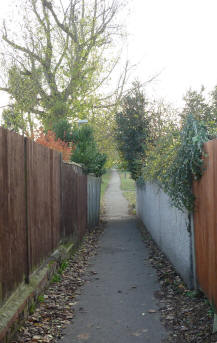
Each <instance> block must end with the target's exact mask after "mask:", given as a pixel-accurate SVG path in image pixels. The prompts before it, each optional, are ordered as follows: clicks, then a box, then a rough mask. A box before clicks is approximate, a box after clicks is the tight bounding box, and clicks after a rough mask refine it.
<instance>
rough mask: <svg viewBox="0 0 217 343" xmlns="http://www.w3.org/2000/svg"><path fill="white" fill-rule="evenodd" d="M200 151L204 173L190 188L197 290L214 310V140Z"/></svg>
mask: <svg viewBox="0 0 217 343" xmlns="http://www.w3.org/2000/svg"><path fill="white" fill-rule="evenodd" d="M204 148H205V151H206V153H207V154H208V157H207V159H206V161H205V164H206V170H205V172H204V175H203V177H202V178H201V180H200V181H199V182H195V183H194V186H193V189H194V194H195V197H196V204H195V213H194V230H195V253H196V271H197V280H198V283H199V286H200V288H201V289H202V290H203V291H204V292H205V293H206V295H207V296H208V298H209V300H210V301H211V302H213V303H214V304H215V306H216V307H217V287H216V285H217V268H216V266H217V140H216V139H215V140H212V141H209V142H207V143H206V144H205V146H204Z"/></svg>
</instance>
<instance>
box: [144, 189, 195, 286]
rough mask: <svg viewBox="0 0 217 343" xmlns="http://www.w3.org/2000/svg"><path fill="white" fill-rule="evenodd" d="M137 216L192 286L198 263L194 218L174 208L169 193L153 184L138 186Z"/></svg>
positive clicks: (186, 281)
mask: <svg viewBox="0 0 217 343" xmlns="http://www.w3.org/2000/svg"><path fill="white" fill-rule="evenodd" d="M137 216H138V217H139V218H140V219H141V220H142V222H143V223H144V225H145V226H146V228H147V229H148V231H149V232H150V234H151V235H152V237H153V239H154V240H155V242H156V243H157V245H158V246H159V247H160V249H161V250H162V251H163V252H164V253H165V255H166V256H167V257H168V258H169V260H170V261H171V263H172V264H173V265H174V267H175V268H176V270H177V272H178V273H179V274H180V275H181V277H182V278H183V280H184V281H185V283H186V284H187V285H188V287H190V288H193V287H194V285H195V282H194V280H195V273H194V269H195V268H194V267H195V266H194V247H193V228H192V223H193V221H192V218H190V223H189V217H188V214H187V212H186V213H183V212H181V211H179V210H178V209H176V208H175V207H172V206H171V205H170V202H169V198H168V196H167V195H166V194H165V193H164V192H163V191H162V190H161V189H159V187H158V186H157V185H155V184H151V183H146V184H145V185H143V186H140V185H137ZM189 224H190V225H189ZM189 229H190V232H189Z"/></svg>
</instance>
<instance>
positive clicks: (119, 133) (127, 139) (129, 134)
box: [116, 83, 149, 180]
mask: <svg viewBox="0 0 217 343" xmlns="http://www.w3.org/2000/svg"><path fill="white" fill-rule="evenodd" d="M146 105H147V103H146V100H145V96H144V94H143V91H142V90H141V87H140V85H139V84H138V83H136V84H134V87H133V90H132V91H131V93H130V94H129V95H126V96H125V97H124V98H123V101H122V111H121V112H119V113H117V114H116V123H117V128H116V140H117V143H118V149H119V151H120V154H121V155H122V157H123V159H124V160H125V161H126V163H127V169H128V170H129V171H130V173H131V176H132V178H133V179H134V180H136V179H137V178H138V177H139V176H140V175H141V169H142V166H143V164H144V160H145V155H146V152H145V151H146V143H147V140H148V138H149V119H148V115H147V112H146Z"/></svg>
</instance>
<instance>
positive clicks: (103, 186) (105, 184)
mask: <svg viewBox="0 0 217 343" xmlns="http://www.w3.org/2000/svg"><path fill="white" fill-rule="evenodd" d="M110 178H111V170H110V169H109V170H108V171H107V172H106V173H105V174H103V175H102V182H101V194H100V202H101V203H102V202H103V198H104V195H105V191H106V189H107V187H108V184H109V180H110Z"/></svg>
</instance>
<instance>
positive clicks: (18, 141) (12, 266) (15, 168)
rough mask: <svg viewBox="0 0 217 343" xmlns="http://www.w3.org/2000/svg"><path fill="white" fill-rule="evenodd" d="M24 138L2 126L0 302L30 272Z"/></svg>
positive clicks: (0, 155)
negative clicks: (27, 258)
mask: <svg viewBox="0 0 217 343" xmlns="http://www.w3.org/2000/svg"><path fill="white" fill-rule="evenodd" d="M24 165H25V163H24V138H23V137H22V136H20V135H18V134H16V133H13V132H9V131H7V130H5V129H3V128H0V303H1V302H2V301H4V300H6V298H7V297H8V296H9V295H10V294H11V292H12V291H13V290H14V289H15V287H16V286H17V285H18V284H19V283H20V282H22V281H23V279H24V277H25V274H26V272H27V263H26V256H27V249H26V207H25V172H24Z"/></svg>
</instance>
